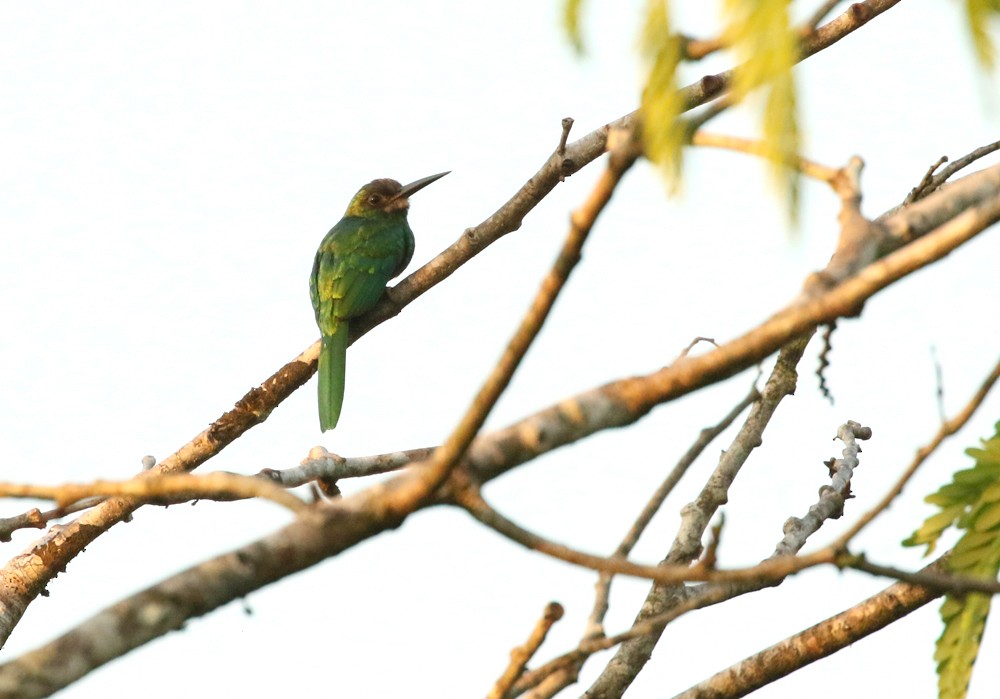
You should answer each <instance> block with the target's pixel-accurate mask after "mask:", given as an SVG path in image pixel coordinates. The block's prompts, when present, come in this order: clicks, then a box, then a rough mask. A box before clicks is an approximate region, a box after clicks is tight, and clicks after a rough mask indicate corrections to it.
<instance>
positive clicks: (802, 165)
mask: <svg viewBox="0 0 1000 699" xmlns="http://www.w3.org/2000/svg"><path fill="white" fill-rule="evenodd" d="M691 144H692V145H695V146H707V147H711V148H724V149H726V150H731V151H736V152H738V153H748V154H750V155H758V156H762V157H763V156H767V155H768V153H770V152H771V150H772V149H770V148H768V146H767V144H765V143H764V141H761V140H759V139H752V138H741V137H739V136H729V135H726V134H717V133H709V132H706V131H702V130H698V131H695V132H694V134H693V135H692V136H691ZM784 164H785V165H786V166H788V167H790V168H793V169H795V170H798V171H799V172H801V173H802V174H803V175H806V176H807V177H812V178H813V179H816V180H819V181H821V182H831V181H832V180H833V179H834V178H835V177H836V176H837V174H838V173H839V172H840V170H839V169H838V168H833V167H829V166H827V165H822V164H820V163H817V162H816V161H814V160H809V159H808V158H803V157H801V156H792V157H789V158H788V159H787V160H786V161H785V163H784Z"/></svg>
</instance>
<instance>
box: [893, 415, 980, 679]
mask: <svg viewBox="0 0 1000 699" xmlns="http://www.w3.org/2000/svg"><path fill="white" fill-rule="evenodd" d="M966 453H967V454H968V455H969V456H971V457H972V458H973V459H975V461H976V463H975V465H974V466H973V467H972V468H969V469H963V470H961V471H958V472H957V473H955V474H954V476H952V482H951V483H948V484H947V485H945V486H942V487H941V489H940V490H938V491H937V492H936V493H933V494H931V495H928V496H927V498H925V500H926V501H927V502H929V503H931V504H933V505H937V506H938V507H939V508H940V509H941V511H940V512H938V513H936V514H934V515H931V516H930V517H928V518H927V519H926V520H925V521H924V523H923V525H921V527H920V528H919V529H918V530H917V531H915V532H914V533H913V534H912V535H911V536H910V537H909V538H908V539H906V541H904V542H903V544H904V545H905V546H926V547H927V550H926V552H925V554H930V553H931V552H932V551H933V550H934V547H935V546H936V544H937V542H938V540H939V539H940V537H941V535H942V533H943V532H944V531H945V530H946V529H948V528H949V527H951V526H955V527H957V528H958V529H960V530H962V531H964V534H963V535H962V537H961V538H960V539H959V541H958V543H957V544H956V545H955V548H954V550H953V551H952V555H951V556H950V557H949V558H948V559H947V562H946V565H947V567H948V569H949V570H950V571H951V572H954V573H957V574H960V575H963V576H967V577H972V578H980V579H984V580H995V579H996V577H997V572H998V571H1000V422H998V423H997V424H996V427H995V431H994V434H993V436H992V437H991V438H990V439H988V440H986V441H984V442H983V446H982V448H981V449H976V448H971V449H968V450H966ZM990 603H991V597H990V596H989V595H986V594H983V593H978V592H973V593H969V594H968V595H964V596H957V595H948V596H947V597H946V598H945V601H944V604H942V605H941V619H942V621H944V631H943V632H942V634H941V637H940V638H938V641H937V650H936V651H935V653H934V660H935V661H936V662H937V664H938V668H937V669H938V689H939V691H940V696H941V697H942V699H962V698H963V697H965V695H966V691H967V689H968V686H969V679H970V678H971V676H972V666H973V664H974V663H975V662H976V656H977V655H978V653H979V644H980V640H981V639H982V636H983V629H984V628H985V625H986V617H987V616H988V615H989V612H990Z"/></svg>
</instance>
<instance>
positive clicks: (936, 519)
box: [903, 504, 965, 556]
mask: <svg viewBox="0 0 1000 699" xmlns="http://www.w3.org/2000/svg"><path fill="white" fill-rule="evenodd" d="M964 511H965V506H964V505H961V504H958V505H953V506H952V507H949V508H947V509H945V510H942V511H941V512H936V513H935V514H933V515H931V516H930V517H928V518H927V519H926V520H924V523H923V524H922V525H920V529H918V530H917V531H915V532H913V534H911V535H910V538H908V539H906V540H905V541H903V546H925V545H926V546H927V550H926V551H924V555H925V556H929V555H931V554H932V553H933V552H934V548H935V547H936V546H937V542H938V539H940V538H941V534H943V533H944V530H945V529H947V528H948V527H950V526H952V524H954V523H955V520H957V519H958V518H959V516H960V515H961V514H962V513H963V512H964Z"/></svg>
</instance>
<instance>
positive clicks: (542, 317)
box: [383, 129, 641, 516]
mask: <svg viewBox="0 0 1000 699" xmlns="http://www.w3.org/2000/svg"><path fill="white" fill-rule="evenodd" d="M612 135H613V136H614V135H617V136H618V140H619V143H617V144H612V143H611V138H609V146H611V153H610V157H609V158H608V166H607V168H605V170H604V172H603V174H602V175H601V177H600V179H599V180H598V181H597V184H596V185H595V186H594V188H593V190H592V191H591V193H590V195H589V196H588V197H587V200H586V201H585V202H584V203H583V204H582V205H581V206H580V208H578V209H577V210H576V211H574V212H573V214H572V215H571V216H570V230H569V233H568V234H567V236H566V240H565V242H564V243H563V247H562V249H561V250H560V252H559V256H558V257H557V258H556V261H555V263H554V264H553V265H552V268H551V269H550V270H549V273H548V274H547V275H546V277H545V278H544V279H543V280H542V284H541V287H540V288H539V289H538V292H537V293H536V295H535V298H534V300H533V301H532V303H531V307H530V308H529V309H528V312H527V313H526V314H525V315H524V318H523V319H522V320H521V324H520V326H519V327H518V329H517V332H515V333H514V336H513V337H512V338H511V339H510V342H509V343H508V344H507V347H506V349H505V350H504V352H503V355H502V356H501V357H500V361H499V362H497V364H496V366H495V367H494V368H493V371H491V372H490V375H489V376H488V377H487V379H486V381H485V383H484V384H483V386H482V388H480V389H479V392H478V393H477V394H476V397H475V399H473V401H472V405H470V406H469V408H468V410H466V412H465V414H464V415H463V416H462V419H461V420H460V421H459V423H458V425H457V426H456V427H455V429H454V430H453V431H452V433H451V435H450V436H449V437H448V439H446V440H445V442H444V444H442V445H441V446H440V447H438V448H437V449H435V450H434V453H433V454H432V455H431V457H430V458H429V459H428V460H427V461H426V462H425V463H424V464H421V465H418V468H420V476H419V478H417V479H413V480H411V481H409V482H408V485H407V487H406V488H395V489H390V490H389V491H388V493H387V498H386V502H385V503H384V505H383V506H384V507H388V508H391V509H394V510H396V511H397V512H398V513H399V514H400V515H401V516H405V515H406V514H408V513H410V512H413V511H414V510H415V509H417V508H418V507H420V506H421V505H422V504H424V503H426V502H427V501H428V500H429V499H430V498H432V497H433V496H434V494H435V492H436V491H437V490H438V488H440V487H441V485H442V484H443V483H444V482H445V481H446V480H447V479H448V477H449V475H450V474H451V472H452V470H453V469H454V467H455V465H456V464H457V463H458V461H459V460H460V459H461V458H462V456H463V455H464V454H465V451H466V450H467V449H468V448H469V445H470V444H471V443H472V440H473V439H475V437H476V435H477V434H478V433H479V430H480V429H481V428H482V426H483V423H484V422H486V418H487V417H488V416H489V414H490V412H491V411H492V410H493V406H494V405H496V402H497V401H498V400H499V399H500V396H501V395H502V394H503V392H504V390H505V389H506V388H507V386H508V385H509V384H510V380H511V378H513V376H514V372H515V371H516V370H517V367H518V366H519V365H520V364H521V360H522V359H524V355H525V354H527V352H528V348H529V347H531V344H532V343H533V342H534V340H535V338H536V337H537V336H538V332H539V331H540V330H541V329H542V325H544V324H545V321H546V319H547V318H548V317H549V313H550V312H551V311H552V306H553V305H554V304H555V302H556V298H557V297H558V296H559V293H560V292H561V291H562V290H563V287H564V286H565V285H566V281H567V280H568V279H569V275H570V274H571V273H572V272H573V270H574V269H575V268H576V265H577V263H578V262H579V261H580V258H581V253H582V251H583V245H584V243H585V242H586V241H587V237H588V236H589V235H590V231H591V230H593V227H594V224H595V223H596V222H597V217H598V216H600V214H601V212H602V211H604V207H605V206H607V204H608V202H609V201H611V197H612V195H613V194H614V191H615V188H616V187H617V186H618V183H619V182H620V181H621V178H622V176H623V175H624V174H625V173H626V172H627V171H628V169H629V168H631V167H632V165H633V163H635V161H636V159H638V157H639V156H640V155H641V148H640V145H639V143H640V141H639V138H638V134H637V133H635V129H622V130H619V131H615V132H612ZM560 148H563V146H562V145H560Z"/></svg>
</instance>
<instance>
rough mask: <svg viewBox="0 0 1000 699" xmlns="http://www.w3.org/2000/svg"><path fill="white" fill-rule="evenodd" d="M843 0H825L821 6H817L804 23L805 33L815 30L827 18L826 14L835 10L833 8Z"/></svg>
mask: <svg viewBox="0 0 1000 699" xmlns="http://www.w3.org/2000/svg"><path fill="white" fill-rule="evenodd" d="M841 2H842V0H825V1H824V2H823V3H822V4H821V5H820V6H819V7H817V8H816V9H815V10H814V11H813V13H812V14H811V15H809V18H808V19H807V20H806V21H805V22H803V23H802V30H803V32H805V33H807V34H808V33H811V32H813V31H815V29H816V27H817V26H819V23H820V22H822V21H823V20H824V19H826V16H827V15H828V14H830V13H831V12H833V8H835V7H836V6H837V5H839V4H840V3H841Z"/></svg>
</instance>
